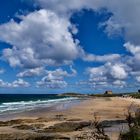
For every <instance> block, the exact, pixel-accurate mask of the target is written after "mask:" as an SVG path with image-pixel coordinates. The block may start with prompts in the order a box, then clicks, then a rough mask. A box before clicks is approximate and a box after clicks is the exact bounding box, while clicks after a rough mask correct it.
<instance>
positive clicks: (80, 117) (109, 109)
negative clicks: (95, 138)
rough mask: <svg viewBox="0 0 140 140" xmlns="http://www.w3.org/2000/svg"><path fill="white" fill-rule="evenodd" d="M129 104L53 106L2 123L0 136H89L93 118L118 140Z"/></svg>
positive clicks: (92, 101) (95, 101)
mask: <svg viewBox="0 0 140 140" xmlns="http://www.w3.org/2000/svg"><path fill="white" fill-rule="evenodd" d="M133 102H134V101H133ZM131 104H132V100H129V99H124V98H120V97H99V98H85V99H82V100H80V101H79V102H78V103H77V102H76V103H75V104H74V102H72V106H69V103H67V102H65V103H64V104H63V105H62V104H61V105H62V106H61V105H60V106H58V105H56V106H55V107H54V108H50V109H49V110H48V109H46V110H45V109H43V110H38V112H27V113H23V114H20V115H18V114H16V117H15V118H14V117H13V118H11V119H10V118H9V121H6V120H5V122H3V121H1V122H0V134H1V135H3V134H4V135H7V136H8V135H13V137H14V136H15V134H16V136H17V135H18V136H19V137H20V138H21V137H24V136H25V134H26V135H27V137H33V135H32V134H33V133H34V134H35V135H37V136H39V137H41V136H42V135H44V134H45V137H48V136H50V135H51V136H52V135H53V137H55V138H58V137H59V136H61V137H67V138H70V139H72V138H73V137H76V136H78V135H80V134H81V133H83V132H85V131H88V132H89V131H90V129H89V126H90V123H91V122H92V121H93V120H94V115H96V116H97V117H98V120H99V121H100V122H102V123H103V124H105V125H109V127H105V132H106V134H107V135H108V136H109V137H110V138H111V140H117V139H118V136H119V134H120V130H121V128H122V126H124V128H125V131H126V130H127V129H128V126H127V125H126V123H125V115H126V113H127V111H128V107H129V106H130V105H131ZM66 106H68V108H67V107H66ZM139 106H140V104H139V105H138V104H136V105H134V108H139ZM9 130H10V131H9ZM17 133H18V134H17ZM1 135H0V136H1ZM58 135H59V136H58ZM11 140H13V139H11ZM72 140H73V139H72Z"/></svg>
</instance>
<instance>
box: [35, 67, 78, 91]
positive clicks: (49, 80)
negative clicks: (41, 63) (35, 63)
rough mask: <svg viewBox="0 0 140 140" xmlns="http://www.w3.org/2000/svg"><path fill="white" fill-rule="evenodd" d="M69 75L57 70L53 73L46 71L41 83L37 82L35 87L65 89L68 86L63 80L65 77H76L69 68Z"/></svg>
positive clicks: (73, 70)
mask: <svg viewBox="0 0 140 140" xmlns="http://www.w3.org/2000/svg"><path fill="white" fill-rule="evenodd" d="M70 70H71V73H68V72H67V71H65V70H63V69H61V68H58V69H56V70H54V71H48V70H47V71H46V76H44V77H43V78H42V79H41V81H38V82H37V83H36V84H37V87H44V88H65V87H66V86H67V85H68V84H67V82H66V81H65V80H64V78H65V77H72V76H76V74H77V72H76V70H75V69H73V68H72V66H70Z"/></svg>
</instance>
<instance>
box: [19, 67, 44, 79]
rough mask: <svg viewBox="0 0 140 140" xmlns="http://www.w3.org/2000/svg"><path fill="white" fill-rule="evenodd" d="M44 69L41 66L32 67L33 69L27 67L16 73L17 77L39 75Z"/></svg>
mask: <svg viewBox="0 0 140 140" xmlns="http://www.w3.org/2000/svg"><path fill="white" fill-rule="evenodd" d="M45 73H46V71H45V69H44V68H43V67H39V68H34V69H27V70H25V71H23V72H20V73H18V74H17V77H21V78H22V77H33V76H41V75H43V74H45Z"/></svg>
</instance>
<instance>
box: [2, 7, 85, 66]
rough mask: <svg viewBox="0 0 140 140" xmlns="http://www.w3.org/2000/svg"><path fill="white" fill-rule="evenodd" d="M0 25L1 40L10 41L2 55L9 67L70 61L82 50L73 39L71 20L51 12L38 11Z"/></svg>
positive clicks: (57, 63) (56, 63) (66, 62)
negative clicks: (8, 46)
mask: <svg viewBox="0 0 140 140" xmlns="http://www.w3.org/2000/svg"><path fill="white" fill-rule="evenodd" d="M21 20H22V21H21V22H20V23H17V22H15V21H14V20H11V21H10V22H8V23H5V24H2V25H0V40H1V41H4V42H6V43H9V44H11V45H12V46H13V47H12V48H7V49H4V50H3V58H4V59H5V60H7V61H8V62H9V64H10V65H11V66H12V67H16V66H20V67H25V68H36V67H40V66H42V65H59V64H69V63H71V62H72V60H74V59H76V58H77V57H79V54H80V53H81V52H82V51H83V50H82V48H80V47H79V45H78V41H77V40H74V39H73V38H72V33H71V32H70V29H71V28H73V27H72V25H71V23H70V22H69V21H68V20H66V19H65V18H63V17H61V18H60V17H58V16H57V15H56V14H55V13H54V12H53V11H49V10H44V9H42V10H39V11H35V12H32V13H30V14H28V15H27V16H22V17H21Z"/></svg>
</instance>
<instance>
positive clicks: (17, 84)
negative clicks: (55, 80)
mask: <svg viewBox="0 0 140 140" xmlns="http://www.w3.org/2000/svg"><path fill="white" fill-rule="evenodd" d="M29 86H30V84H29V83H28V82H26V81H24V80H23V79H18V80H15V81H13V82H12V83H9V82H4V81H3V80H1V79H0V87H1V88H18V87H29Z"/></svg>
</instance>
